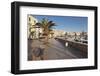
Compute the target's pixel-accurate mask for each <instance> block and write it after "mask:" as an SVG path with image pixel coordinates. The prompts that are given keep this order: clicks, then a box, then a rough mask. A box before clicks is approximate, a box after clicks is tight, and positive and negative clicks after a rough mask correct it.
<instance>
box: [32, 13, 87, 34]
mask: <svg viewBox="0 0 100 76" xmlns="http://www.w3.org/2000/svg"><path fill="white" fill-rule="evenodd" d="M33 16H34V17H35V18H36V19H37V20H38V21H41V20H42V19H43V18H47V19H48V20H50V21H53V22H54V23H55V24H56V25H57V26H55V27H54V28H55V29H58V30H64V31H66V32H82V31H84V32H87V30H88V28H87V27H88V17H78V16H51V15H33Z"/></svg>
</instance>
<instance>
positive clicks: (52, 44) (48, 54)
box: [28, 39, 87, 60]
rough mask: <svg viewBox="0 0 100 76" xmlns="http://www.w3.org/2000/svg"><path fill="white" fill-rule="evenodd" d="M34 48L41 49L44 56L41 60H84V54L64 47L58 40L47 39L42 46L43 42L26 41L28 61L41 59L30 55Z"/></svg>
mask: <svg viewBox="0 0 100 76" xmlns="http://www.w3.org/2000/svg"><path fill="white" fill-rule="evenodd" d="M35 47H43V48H44V54H43V56H42V59H43V60H54V59H77V58H86V57H87V56H86V54H84V53H83V52H81V51H79V50H77V49H74V48H71V47H65V44H62V43H61V42H59V41H58V40H55V39H49V43H48V44H44V42H43V41H39V40H29V41H28V60H41V57H35V56H34V55H33V53H32V50H34V48H35Z"/></svg>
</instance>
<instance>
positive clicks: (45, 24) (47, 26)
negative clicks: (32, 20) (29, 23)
mask: <svg viewBox="0 0 100 76" xmlns="http://www.w3.org/2000/svg"><path fill="white" fill-rule="evenodd" d="M36 25H38V26H40V27H41V28H42V29H43V36H45V39H46V40H45V41H46V43H47V42H48V39H49V34H50V32H51V31H52V28H53V26H55V23H54V22H53V21H49V20H48V19H46V18H43V19H42V20H41V22H39V23H37V24H36Z"/></svg>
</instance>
